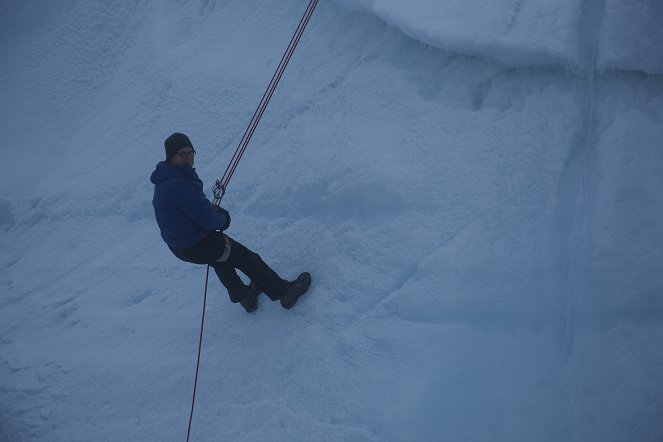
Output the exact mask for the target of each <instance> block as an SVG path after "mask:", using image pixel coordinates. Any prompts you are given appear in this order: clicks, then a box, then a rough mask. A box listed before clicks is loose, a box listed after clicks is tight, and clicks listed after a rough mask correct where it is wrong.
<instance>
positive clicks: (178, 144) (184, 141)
mask: <svg viewBox="0 0 663 442" xmlns="http://www.w3.org/2000/svg"><path fill="white" fill-rule="evenodd" d="M163 144H164V146H165V147H166V161H170V159H171V158H173V156H175V154H176V153H177V151H178V150H180V149H181V148H183V147H191V148H193V144H191V140H189V137H187V136H186V135H184V134H183V133H179V132H175V133H174V134H172V135H171V136H169V137H168V138H166V141H164V143H163Z"/></svg>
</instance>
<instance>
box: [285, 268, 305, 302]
mask: <svg viewBox="0 0 663 442" xmlns="http://www.w3.org/2000/svg"><path fill="white" fill-rule="evenodd" d="M310 286H311V274H310V273H308V272H304V273H302V274H301V275H299V277H298V278H297V279H295V280H294V281H291V282H290V285H289V287H288V289H287V290H286V292H285V295H283V296H281V307H283V308H285V309H290V308H292V307H293V306H294V305H295V304H296V303H297V300H298V299H299V297H300V296H302V295H303V294H304V293H306V291H307V290H308V288H309V287H310Z"/></svg>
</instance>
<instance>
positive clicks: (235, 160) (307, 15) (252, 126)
mask: <svg viewBox="0 0 663 442" xmlns="http://www.w3.org/2000/svg"><path fill="white" fill-rule="evenodd" d="M317 4H318V0H310V1H309V4H308V6H307V7H306V11H305V12H304V15H303V16H302V18H301V19H300V20H299V25H297V30H296V31H295V33H294V34H293V36H292V38H291V39H290V43H289V44H288V48H287V49H286V51H285V53H284V54H283V56H282V57H281V61H280V62H279V65H278V67H277V68H276V71H275V72H274V75H272V79H271V81H270V82H269V85H268V86H267V89H266V90H265V93H264V94H263V95H262V99H261V100H260V104H258V108H257V109H256V111H255V112H254V113H253V117H252V118H251V121H250V122H249V125H248V126H247V128H246V130H245V131H244V135H242V139H241V140H240V142H239V145H238V146H237V149H236V150H235V153H234V154H233V157H232V159H231V160H230V163H229V164H228V167H226V171H225V172H224V173H223V177H222V178H221V180H220V181H217V185H219V184H220V185H221V188H220V189H218V190H219V192H221V191H223V192H225V189H226V188H227V187H228V183H229V182H230V178H231V177H232V176H233V174H234V173H235V169H237V165H238V164H239V161H240V160H241V159H242V155H244V151H245V150H246V147H247V146H248V145H249V141H251V137H252V136H253V133H254V132H255V130H256V127H258V123H259V122H260V119H261V118H262V115H263V114H264V113H265V109H267V105H268V104H269V101H270V100H271V99H272V95H273V94H274V91H275V90H276V86H278V84H279V81H281V77H282V76H283V72H285V68H286V67H287V66H288V63H289V62H290V59H291V58H292V54H293V53H294V52H295V48H296V47H297V44H298V43H299V40H300V39H301V38H302V34H303V33H304V30H305V29H306V26H307V25H308V22H309V20H311V16H312V15H313V11H314V10H315V7H316V6H317ZM214 196H215V201H217V198H219V200H220V197H221V196H223V194H218V195H217V191H216V189H215V195H214ZM208 280H209V265H208V266H207V273H206V275H205V295H204V297H203V318H202V321H201V322H200V339H199V340H198V360H197V362H196V378H195V381H194V383H193V398H192V400H191V414H189V429H188V430H187V433H186V440H187V442H189V437H190V436H191V423H192V422H193V409H194V406H195V404H196V389H197V387H198V371H199V369H200V353H201V350H202V347H203V329H204V327H205V305H206V304H207V282H208Z"/></svg>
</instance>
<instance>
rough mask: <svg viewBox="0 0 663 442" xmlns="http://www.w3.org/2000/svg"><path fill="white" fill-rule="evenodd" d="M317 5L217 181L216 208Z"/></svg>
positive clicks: (306, 17)
mask: <svg viewBox="0 0 663 442" xmlns="http://www.w3.org/2000/svg"><path fill="white" fill-rule="evenodd" d="M317 4H318V0H310V2H309V4H308V6H307V7H306V11H305V12H304V15H303V16H302V18H301V19H300V20H299V25H297V29H296V30H295V33H294V34H293V36H292V38H291V39H290V43H289V44H288V48H287V49H286V51H285V52H284V54H283V57H281V61H280V62H279V65H278V67H277V68H276V71H275V72H274V75H272V79H271V81H270V82H269V85H268V86H267V89H266V90H265V93H264V94H263V95H262V99H261V100H260V103H259V104H258V108H257V109H256V111H255V112H254V113H253V117H251V121H250V122H249V125H248V126H247V127H246V130H245V131H244V135H242V139H241V140H240V141H239V144H238V145H237V149H235V153H234V154H233V157H232V159H231V160H230V163H228V167H226V171H225V172H224V173H223V176H222V177H221V179H220V180H217V181H216V184H215V186H214V201H213V203H212V204H214V205H215V206H218V205H220V204H221V199H222V198H223V195H225V193H226V189H227V188H228V183H229V182H230V179H231V178H232V176H233V174H234V173H235V169H237V165H238V164H239V161H240V160H241V159H242V156H243V155H244V152H245V151H246V147H247V146H248V145H249V141H251V137H252V136H253V133H254V132H255V130H256V127H258V123H260V119H261V118H262V115H263V114H264V113H265V109H267V105H268V104H269V101H270V100H271V99H272V95H274V91H275V90H276V87H277V86H278V84H279V81H281V77H282V76H283V72H285V68H286V67H288V63H289V62H290V58H292V54H293V53H294V52H295V48H297V44H298V43H299V40H300V39H301V38H302V34H304V30H305V29H306V25H308V22H309V20H311V16H312V15H313V11H314V10H315V7H316V6H317Z"/></svg>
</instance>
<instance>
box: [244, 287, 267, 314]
mask: <svg viewBox="0 0 663 442" xmlns="http://www.w3.org/2000/svg"><path fill="white" fill-rule="evenodd" d="M261 293H262V289H261V288H260V287H258V286H257V285H256V284H255V283H254V282H253V281H251V283H250V284H249V285H248V287H247V288H246V296H245V297H244V299H242V300H241V301H240V302H239V303H240V304H241V305H242V307H244V310H246V313H253V312H255V311H256V310H257V309H258V295H260V294H261Z"/></svg>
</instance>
